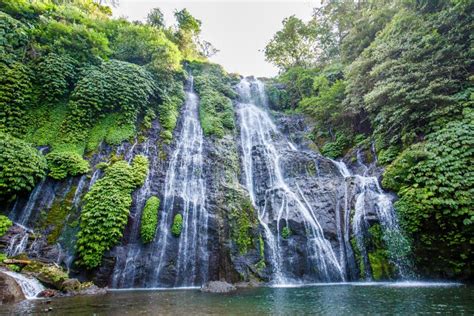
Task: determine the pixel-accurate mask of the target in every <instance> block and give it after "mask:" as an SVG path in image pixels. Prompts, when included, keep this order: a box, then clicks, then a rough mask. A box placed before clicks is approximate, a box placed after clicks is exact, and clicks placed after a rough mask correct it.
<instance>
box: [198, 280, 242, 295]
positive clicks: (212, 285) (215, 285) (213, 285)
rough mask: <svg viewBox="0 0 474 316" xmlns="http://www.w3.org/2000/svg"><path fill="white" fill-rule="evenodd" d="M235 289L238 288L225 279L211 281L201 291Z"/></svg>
mask: <svg viewBox="0 0 474 316" xmlns="http://www.w3.org/2000/svg"><path fill="white" fill-rule="evenodd" d="M235 290H237V288H236V287H235V286H234V285H232V284H230V283H227V282H223V281H211V282H208V283H206V284H204V285H203V286H202V287H201V292H207V293H229V292H233V291H235Z"/></svg>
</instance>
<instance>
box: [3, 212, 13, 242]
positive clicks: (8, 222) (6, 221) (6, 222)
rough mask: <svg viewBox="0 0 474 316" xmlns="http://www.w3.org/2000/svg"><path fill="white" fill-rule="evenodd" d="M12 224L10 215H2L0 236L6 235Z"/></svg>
mask: <svg viewBox="0 0 474 316" xmlns="http://www.w3.org/2000/svg"><path fill="white" fill-rule="evenodd" d="M12 224H13V223H12V221H11V220H10V219H9V218H8V217H6V216H5V215H0V237H2V236H3V235H5V233H6V232H7V231H8V229H9V228H10V227H11V226H12Z"/></svg>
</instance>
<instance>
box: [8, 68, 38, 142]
mask: <svg viewBox="0 0 474 316" xmlns="http://www.w3.org/2000/svg"><path fill="white" fill-rule="evenodd" d="M31 98H32V84H31V70H30V69H29V67H28V66H26V65H24V64H22V63H19V62H14V63H12V64H11V65H10V66H8V65H6V64H4V63H1V62H0V132H8V133H10V134H11V135H12V136H15V137H19V136H21V135H22V134H23V133H24V131H25V125H26V122H25V113H26V109H27V108H28V106H29V103H30V102H31Z"/></svg>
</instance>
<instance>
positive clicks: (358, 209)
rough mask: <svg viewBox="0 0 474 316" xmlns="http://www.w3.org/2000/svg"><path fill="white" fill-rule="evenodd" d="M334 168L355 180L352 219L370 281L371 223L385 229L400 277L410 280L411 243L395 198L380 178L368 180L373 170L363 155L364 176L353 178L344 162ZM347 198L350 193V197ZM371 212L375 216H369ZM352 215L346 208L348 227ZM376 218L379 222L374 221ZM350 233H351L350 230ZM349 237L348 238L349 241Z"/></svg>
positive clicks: (354, 233) (358, 156) (386, 239)
mask: <svg viewBox="0 0 474 316" xmlns="http://www.w3.org/2000/svg"><path fill="white" fill-rule="evenodd" d="M333 163H334V165H335V166H336V167H337V168H338V170H339V172H340V173H341V175H342V176H343V177H344V178H345V179H349V178H352V179H353V180H354V186H355V191H356V192H358V193H356V194H355V197H354V199H355V206H354V214H353V219H352V233H353V235H354V237H355V239H356V242H357V247H358V249H359V251H360V253H361V256H362V260H363V262H364V269H365V271H364V273H365V276H366V278H368V279H371V274H372V273H371V270H370V263H369V257H368V252H367V249H366V248H367V247H366V243H365V238H366V235H367V230H368V228H369V227H370V224H369V219H370V220H372V221H374V220H376V221H377V222H378V223H380V225H381V227H382V233H383V240H384V241H385V243H386V244H387V248H388V251H389V253H390V254H391V257H390V259H391V261H392V262H393V263H394V264H395V266H396V268H397V272H398V274H399V276H400V277H402V278H406V277H408V276H410V274H411V272H410V270H411V269H410V267H409V262H408V260H407V258H406V254H404V253H403V252H407V251H408V249H407V247H409V244H408V241H407V240H406V238H405V237H404V235H403V233H402V232H401V230H400V227H399V225H398V220H397V217H396V213H395V209H394V207H393V204H392V198H391V196H390V195H389V194H387V193H385V192H384V191H383V190H382V188H381V187H380V184H379V182H378V179H377V178H376V177H372V176H368V175H367V174H368V170H369V167H367V166H366V165H365V164H364V163H363V161H362V158H361V153H360V151H357V164H358V166H359V167H361V168H362V170H363V175H357V174H352V173H351V172H350V171H349V169H348V168H347V166H346V164H345V163H344V162H342V161H334V160H333ZM346 196H348V195H347V193H346ZM369 212H371V213H372V214H369ZM350 215H351V211H350V209H349V208H347V207H346V211H345V217H346V219H347V220H346V225H349V220H348V219H350ZM374 215H375V217H376V218H375V219H373V218H371V217H373V216H374ZM346 231H349V227H347V229H346ZM348 239H349V237H348V235H347V236H346V237H345V240H346V242H347V241H348Z"/></svg>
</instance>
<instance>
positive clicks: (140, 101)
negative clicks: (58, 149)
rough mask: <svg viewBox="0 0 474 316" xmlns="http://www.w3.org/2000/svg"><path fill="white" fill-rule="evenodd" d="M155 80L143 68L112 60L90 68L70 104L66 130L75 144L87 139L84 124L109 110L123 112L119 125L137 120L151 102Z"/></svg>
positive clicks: (88, 124)
mask: <svg viewBox="0 0 474 316" xmlns="http://www.w3.org/2000/svg"><path fill="white" fill-rule="evenodd" d="M153 89H154V83H153V79H152V78H151V76H150V74H149V73H148V72H147V71H145V70H144V69H143V68H142V67H140V66H137V65H134V64H130V63H127V62H122V61H117V60H111V61H108V62H104V63H102V64H101V65H100V66H97V67H91V68H89V69H88V71H87V74H86V75H85V76H84V77H83V78H82V79H81V80H79V82H78V83H77V86H76V88H75V90H74V92H73V94H72V96H71V101H70V103H69V108H70V110H71V111H70V113H69V114H68V117H67V119H66V121H65V122H64V124H63V129H64V130H65V132H66V133H67V135H68V138H70V141H71V142H72V143H75V142H78V141H79V142H80V141H84V140H85V138H86V136H87V134H85V133H84V127H88V126H90V123H91V122H95V120H96V119H97V118H100V117H103V115H104V114H105V113H108V112H120V113H121V117H122V120H121V121H119V122H117V124H118V125H119V126H121V125H127V123H128V124H130V123H133V122H135V120H136V119H137V115H138V113H139V111H140V110H143V109H144V107H145V106H146V105H147V104H148V100H149V98H150V95H151V94H152V93H153Z"/></svg>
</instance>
